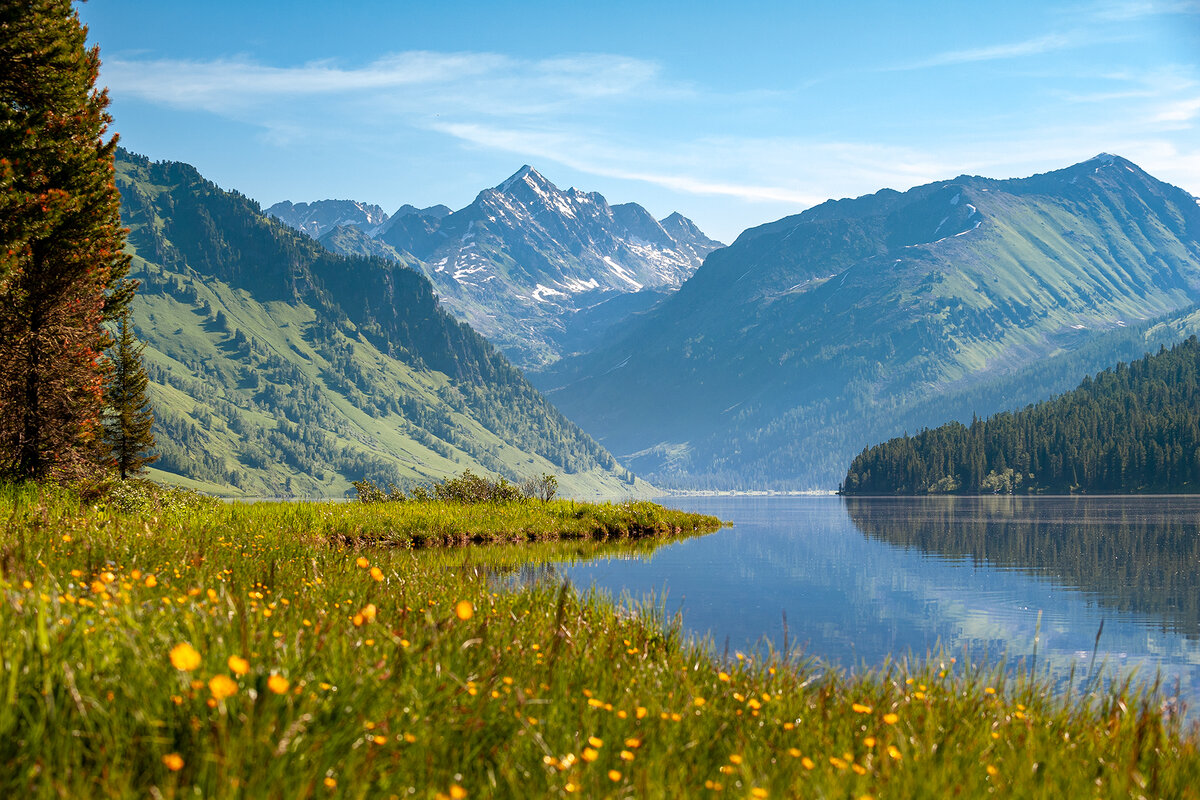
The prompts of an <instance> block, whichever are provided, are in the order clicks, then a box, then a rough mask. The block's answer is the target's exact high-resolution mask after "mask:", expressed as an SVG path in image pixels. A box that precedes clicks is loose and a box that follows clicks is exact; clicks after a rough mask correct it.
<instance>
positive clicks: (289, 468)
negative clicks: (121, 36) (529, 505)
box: [117, 151, 645, 495]
mask: <svg viewBox="0 0 1200 800" xmlns="http://www.w3.org/2000/svg"><path fill="white" fill-rule="evenodd" d="M117 183H118V187H119V188H120V190H121V193H122V215H123V219H124V221H125V223H126V224H127V225H129V227H130V234H129V246H130V249H131V250H132V252H133V253H134V271H133V273H132V274H133V275H134V277H137V278H138V279H140V280H141V281H142V286H141V289H140V291H139V295H138V298H137V300H136V302H135V306H134V314H135V317H134V319H135V323H136V328H137V331H138V334H139V336H140V337H141V338H142V339H143V340H144V341H145V342H147V344H148V347H147V350H146V355H145V359H146V362H147V368H148V372H149V374H150V377H151V380H152V400H153V403H154V406H155V411H156V413H157V415H158V420H159V424H158V426H157V431H156V433H157V436H158V440H159V445H160V451H161V453H162V458H161V460H160V461H159V462H158V464H157V465H156V467H157V469H158V470H159V471H160V474H162V473H169V474H170V475H172V476H174V479H176V480H179V481H183V482H189V481H190V482H192V483H193V484H195V485H200V486H203V487H205V488H209V489H216V490H222V491H226V492H231V493H244V494H252V495H262V494H270V495H278V494H283V495H286V494H303V495H341V494H342V493H343V492H344V491H345V490H346V489H347V488H348V486H349V481H350V480H353V479H357V478H361V477H375V478H376V479H378V480H382V481H389V480H394V481H413V480H425V479H428V478H433V477H440V476H444V475H446V474H449V473H453V472H457V471H460V470H461V469H463V468H471V469H473V470H476V471H486V472H492V473H499V474H501V475H505V476H507V477H509V478H512V479H516V478H520V477H522V476H529V475H533V474H540V473H541V472H554V473H558V474H559V476H560V480H562V482H563V484H564V486H565V487H566V488H567V490H568V491H569V492H574V493H611V494H624V493H630V492H633V491H644V490H645V485H644V484H635V483H633V482H632V478H631V476H629V475H628V473H625V472H624V471H623V470H622V469H621V468H620V467H619V466H618V465H617V464H616V463H615V462H614V461H613V459H612V457H611V456H610V455H609V454H608V453H607V452H605V451H604V450H603V448H601V447H600V446H598V445H597V444H596V443H595V442H594V441H593V440H591V439H590V438H589V437H587V436H586V435H584V434H583V433H582V432H581V431H579V429H578V428H576V427H575V426H574V425H572V424H571V423H570V422H569V421H567V420H566V419H565V418H564V417H563V416H562V415H561V414H559V413H558V412H557V411H556V410H555V409H554V408H553V407H552V406H550V405H549V403H547V402H546V401H545V400H544V399H543V398H542V397H541V396H540V395H539V394H538V393H537V392H536V390H534V389H533V387H531V386H530V385H529V384H528V383H527V382H526V381H525V379H524V378H523V377H522V376H521V374H520V373H519V372H518V371H517V370H516V369H515V368H514V367H513V366H511V365H510V364H509V363H508V362H507V361H506V360H505V359H504V358H503V356H501V355H500V354H499V353H497V352H496V351H495V350H494V349H493V348H492V347H491V345H489V344H488V343H487V342H486V341H484V340H483V339H482V338H481V337H480V336H479V335H477V334H476V333H475V332H474V331H472V330H471V329H470V328H468V327H467V326H465V325H463V324H461V323H459V322H457V321H455V320H454V319H453V318H451V317H450V316H449V315H448V314H447V313H446V312H445V311H443V310H442V309H441V308H440V307H439V306H438V304H437V301H436V299H435V297H434V295H433V291H432V287H431V286H430V285H429V282H428V281H427V280H426V279H425V278H424V277H422V276H421V275H419V274H417V273H415V272H413V271H411V270H409V269H407V268H405V267H402V266H399V265H396V264H393V263H391V262H388V261H384V260H380V259H377V258H350V257H343V256H339V255H335V254H332V253H330V252H329V251H327V250H325V249H324V248H322V247H321V246H320V245H318V244H317V243H316V242H315V241H313V240H312V239H310V238H308V237H307V236H303V235H300V234H297V233H296V232H294V231H292V230H291V229H290V228H286V227H284V226H283V225H281V224H279V223H278V222H275V221H274V220H271V219H270V218H268V217H266V216H264V215H263V214H262V213H261V212H260V210H259V208H258V206H257V205H256V204H255V203H253V202H252V201H250V200H248V199H247V198H246V197H244V196H242V195H240V194H238V193H236V192H226V191H223V190H221V189H220V188H218V187H217V186H215V185H214V184H212V183H210V182H209V181H207V180H205V179H204V178H202V177H201V176H200V175H199V173H197V172H196V170H195V169H194V168H192V167H190V166H188V165H186V164H179V163H171V162H165V163H151V162H150V161H148V160H146V159H144V158H141V157H139V156H135V155H131V154H129V153H126V152H124V151H120V152H119V154H118V157H117Z"/></svg>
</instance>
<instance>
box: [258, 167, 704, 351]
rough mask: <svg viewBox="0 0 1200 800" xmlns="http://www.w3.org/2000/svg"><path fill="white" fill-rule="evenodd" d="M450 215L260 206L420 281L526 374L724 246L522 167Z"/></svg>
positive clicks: (588, 343)
mask: <svg viewBox="0 0 1200 800" xmlns="http://www.w3.org/2000/svg"><path fill="white" fill-rule="evenodd" d="M448 211H449V210H448V209H447V208H446V207H445V206H434V207H432V208H430V209H424V210H419V209H416V208H414V207H412V206H404V207H402V208H401V209H400V210H398V211H397V212H396V213H395V214H393V215H392V216H391V217H386V218H384V216H385V215H384V216H381V212H379V210H378V206H368V205H365V204H363V203H355V202H351V201H340V200H326V201H319V202H316V203H311V204H304V203H300V204H297V205H293V204H291V203H278V204H276V205H273V206H271V207H270V208H268V209H267V213H269V214H272V215H274V216H276V217H278V218H279V219H280V220H281V221H283V222H285V223H287V224H288V225H291V226H292V227H294V228H296V229H298V230H304V231H306V232H308V233H310V234H312V235H314V236H316V237H317V238H319V240H320V241H321V243H322V244H323V245H325V246H326V247H327V248H329V249H330V250H332V251H334V252H338V253H343V254H348V255H374V256H378V257H382V258H388V259H391V260H393V261H397V262H399V263H402V264H406V265H409V266H412V267H413V268H414V269H417V270H419V271H421V272H423V273H424V274H425V276H426V277H427V278H429V280H430V281H431V282H432V283H433V286H434V289H435V291H436V292H437V294H438V298H439V300H440V301H441V302H442V303H443V304H444V305H445V306H446V307H447V308H448V309H449V310H450V311H451V312H452V313H454V314H455V316H457V317H458V318H459V319H460V320H462V321H464V322H466V323H468V324H470V325H471V327H473V328H474V329H475V330H477V331H479V332H480V333H482V334H483V335H484V336H486V337H487V338H488V339H489V340H491V341H492V342H493V343H495V344H496V346H497V347H499V348H500V349H501V350H502V351H503V352H504V353H505V354H506V355H507V356H508V357H509V358H510V359H511V360H512V361H513V362H514V363H516V364H517V365H519V366H522V367H526V368H536V367H540V366H544V365H546V364H549V363H552V362H554V361H556V360H558V359H559V358H561V357H562V356H564V355H569V354H571V353H575V352H584V351H587V350H590V349H592V348H594V347H595V346H597V345H598V344H599V343H601V342H602V341H603V340H604V338H606V337H607V336H608V335H609V334H610V333H611V331H613V330H615V329H616V328H617V327H618V326H619V325H620V324H621V323H623V322H624V321H626V320H627V319H628V318H629V317H630V316H631V315H633V314H636V313H639V312H642V311H645V310H646V309H648V308H650V307H652V306H653V305H654V304H656V303H657V302H658V301H659V300H661V299H662V298H664V297H666V296H667V295H669V294H670V293H672V292H674V291H676V290H677V289H678V288H679V287H680V286H681V285H682V284H683V282H684V281H686V280H687V279H688V278H689V277H690V276H691V275H692V274H693V273H694V272H695V271H696V269H697V268H698V267H699V266H700V264H701V262H702V261H703V259H704V257H705V256H706V255H708V254H709V253H711V252H712V251H713V250H715V249H717V248H719V247H721V246H722V245H721V243H720V242H716V241H713V240H712V239H709V238H708V237H707V236H705V235H704V233H703V232H702V231H701V230H700V229H699V228H698V227H696V225H695V224H694V223H693V222H692V221H691V220H688V219H687V218H685V217H683V216H681V215H679V214H677V213H676V214H671V215H670V216H667V217H665V218H664V219H662V220H656V219H655V218H654V217H653V215H651V214H650V213H649V212H648V211H646V209H644V208H642V207H641V206H640V205H638V204H636V203H623V204H619V205H609V203H608V202H607V201H606V200H605V199H604V197H603V196H601V195H599V194H597V193H595V192H583V191H580V190H578V189H574V188H572V189H567V190H561V189H559V188H558V187H556V186H555V185H554V184H553V183H551V182H550V181H549V180H547V179H546V178H545V176H543V175H542V174H541V173H539V172H538V171H537V170H536V169H534V168H533V167H530V166H528V165H526V166H523V167H522V168H521V169H520V170H518V171H517V172H516V173H515V174H514V175H512V176H511V177H509V178H508V179H507V180H505V181H503V182H502V183H500V184H499V185H497V186H495V187H494V188H490V189H485V190H483V191H482V192H480V193H479V195H478V196H477V197H476V198H475V200H474V201H473V202H472V203H471V204H470V205H468V206H466V207H464V208H462V209H459V210H458V211H454V212H450V213H447V212H448Z"/></svg>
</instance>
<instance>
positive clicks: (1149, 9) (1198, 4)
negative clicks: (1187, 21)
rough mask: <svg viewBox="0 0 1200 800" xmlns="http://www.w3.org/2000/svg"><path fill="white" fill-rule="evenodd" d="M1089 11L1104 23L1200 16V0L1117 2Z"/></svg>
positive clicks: (1098, 6) (1135, 0)
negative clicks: (1160, 17)
mask: <svg viewBox="0 0 1200 800" xmlns="http://www.w3.org/2000/svg"><path fill="white" fill-rule="evenodd" d="M1087 11H1088V12H1089V13H1090V14H1091V15H1092V16H1093V17H1094V18H1095V19H1098V20H1101V21H1104V22H1131V21H1133V20H1137V19H1144V18H1146V17H1158V16H1163V15H1167V14H1200V0H1115V2H1105V3H1099V4H1097V5H1095V6H1092V7H1090V8H1088V9H1087Z"/></svg>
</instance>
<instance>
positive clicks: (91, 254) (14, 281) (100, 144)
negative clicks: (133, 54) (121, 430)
mask: <svg viewBox="0 0 1200 800" xmlns="http://www.w3.org/2000/svg"><path fill="white" fill-rule="evenodd" d="M86 38H87V31H86V29H84V28H83V26H82V25H81V24H80V22H79V17H78V15H77V14H76V13H75V11H74V10H73V9H72V7H71V3H70V0H20V1H17V2H14V0H0V190H2V191H0V195H2V199H0V474H3V475H7V476H8V477H15V478H33V479H44V478H56V477H70V476H72V475H75V474H79V473H81V472H82V471H83V470H84V469H85V468H86V466H87V464H88V463H89V462H92V461H94V459H95V458H97V457H98V456H100V455H102V443H101V441H100V436H99V433H100V430H99V427H100V416H101V413H100V412H101V402H102V395H103V378H102V372H101V366H100V363H99V355H100V353H101V352H103V350H104V349H105V347H107V346H108V344H109V343H110V341H111V340H110V339H109V338H108V337H107V335H106V334H105V332H104V329H103V327H102V324H101V323H102V322H103V321H104V320H105V319H114V318H116V316H117V315H118V314H119V313H120V311H121V310H122V308H123V307H124V306H125V305H127V304H128V302H129V299H130V297H131V296H132V293H133V288H134V287H133V285H132V284H129V283H126V282H124V280H123V278H124V275H125V273H126V271H127V270H128V264H129V257H128V256H127V255H125V254H124V253H123V252H122V248H123V246H124V238H125V232H124V229H123V228H122V227H121V221H120V198H119V195H118V194H117V191H116V187H115V185H114V182H113V156H114V153H115V149H116V137H113V138H111V139H110V140H109V141H107V142H105V141H104V134H105V131H106V128H107V126H108V123H109V122H111V118H110V117H109V116H108V114H107V113H106V112H105V108H106V107H107V106H108V97H107V93H106V92H105V91H99V90H97V89H96V88H95V81H96V76H97V73H98V70H99V66H100V56H99V49H98V48H95V47H93V48H91V49H87V48H86V46H85V45H86Z"/></svg>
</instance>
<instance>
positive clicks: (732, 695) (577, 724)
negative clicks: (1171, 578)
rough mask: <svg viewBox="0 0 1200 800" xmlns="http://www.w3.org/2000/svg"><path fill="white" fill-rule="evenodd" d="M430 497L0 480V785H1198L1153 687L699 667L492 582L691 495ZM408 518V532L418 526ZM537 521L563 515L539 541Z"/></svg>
mask: <svg viewBox="0 0 1200 800" xmlns="http://www.w3.org/2000/svg"><path fill="white" fill-rule="evenodd" d="M181 498H183V499H181ZM514 502H515V501H514ZM449 505H450V504H449V503H447V502H446V501H429V502H428V503H408V502H404V503H371V504H366V503H364V504H359V503H350V504H321V505H317V504H304V503H261V504H253V505H245V504H236V503H234V504H220V503H214V502H211V501H207V500H201V499H190V500H189V499H187V496H186V495H153V496H136V497H132V498H131V497H128V496H127V497H124V498H122V499H120V500H119V501H110V502H107V503H105V504H102V503H100V502H97V501H87V500H84V499H81V498H80V497H79V496H77V495H75V494H72V493H70V492H67V491H65V490H59V489H53V488H49V487H33V486H22V487H15V488H14V487H9V488H6V489H4V490H3V491H0V519H3V520H4V522H3V523H0V524H3V526H4V532H3V536H2V537H0V602H2V603H3V610H2V611H0V665H2V672H0V692H3V693H4V696H3V703H0V794H3V795H4V796H13V797H17V796H19V797H47V798H48V797H84V796H103V797H112V798H123V797H139V798H140V797H146V796H152V797H164V798H175V797H198V796H203V797H208V798H234V797H256V798H258V797H262V798H297V797H316V798H324V797H331V798H332V797H352V798H359V797H383V798H388V797H395V798H405V797H420V798H445V797H451V798H463V797H542V796H555V797H557V796H570V795H574V796H583V797H679V796H688V797H706V796H713V797H721V796H727V795H728V796H737V797H747V796H749V797H792V796H805V797H852V798H866V797H889V798H895V797H938V796H952V795H955V794H958V795H961V796H963V797H982V796H986V795H988V794H991V793H994V794H996V795H997V796H1007V797H1029V796H1040V797H1083V796H1087V797H1093V796H1099V797H1127V796H1138V795H1144V796H1147V797H1151V796H1172V797H1195V796H1196V787H1197V786H1200V758H1197V753H1196V738H1195V737H1194V735H1192V734H1188V733H1187V732H1186V731H1184V730H1183V727H1182V725H1183V723H1182V722H1181V721H1180V719H1179V717H1178V716H1177V715H1173V714H1172V713H1169V709H1168V708H1167V707H1166V706H1164V700H1163V697H1162V696H1160V695H1159V694H1157V693H1153V692H1139V691H1136V690H1130V689H1129V688H1128V687H1122V686H1118V687H1115V688H1113V689H1109V690H1103V691H1101V690H1099V689H1098V688H1097V687H1096V686H1095V685H1088V686H1087V687H1084V688H1083V689H1080V688H1079V687H1076V690H1075V691H1073V692H1072V693H1070V695H1069V696H1064V695H1062V694H1058V695H1055V694H1054V693H1052V692H1051V691H1050V690H1049V689H1048V688H1047V687H1046V686H1045V685H1043V684H1041V683H1039V682H1038V681H1036V680H1031V679H1026V678H1020V677H1018V678H1006V677H1005V676H1004V673H1003V672H1002V671H1000V670H981V669H977V668H973V667H969V666H964V665H962V664H959V663H955V662H954V660H953V659H945V660H944V661H942V662H938V661H933V662H930V663H926V664H922V665H913V666H906V665H902V664H892V665H889V666H887V667H884V668H882V669H880V670H879V671H876V672H872V673H868V674H861V675H855V676H847V675H845V674H843V673H840V672H836V671H827V670H825V669H824V668H822V666H821V665H820V664H818V663H816V662H811V661H800V660H796V659H786V658H783V657H781V656H780V657H769V656H768V657H756V658H749V657H738V658H735V659H731V661H730V663H723V662H719V661H717V660H714V657H713V655H712V653H711V650H710V649H708V648H706V647H705V646H704V644H703V643H690V642H688V641H685V640H684V638H683V636H682V634H681V631H680V629H679V627H678V625H677V624H675V623H673V622H672V621H671V620H666V619H663V617H662V615H661V614H660V613H658V612H656V611H655V609H653V608H651V609H646V610H644V611H643V612H642V613H640V614H637V615H630V614H628V613H622V612H618V610H617V609H616V608H615V607H614V606H613V605H612V604H611V603H610V602H609V601H607V600H604V599H602V598H599V597H596V596H592V595H585V594H580V593H578V592H577V591H575V590H573V589H571V588H570V587H565V586H562V585H558V584H556V583H553V582H540V583H534V584H532V585H524V586H521V587H520V588H513V587H511V586H509V585H508V584H507V583H505V582H503V581H502V580H499V579H498V575H499V574H501V573H502V572H503V571H505V570H507V569H509V568H511V567H512V566H515V565H519V564H520V563H521V561H522V559H521V554H522V553H527V554H528V556H529V557H530V559H531V560H533V561H547V560H561V559H569V558H570V557H572V554H573V553H580V554H582V555H593V554H597V553H604V552H612V553H613V554H619V553H622V552H625V550H624V549H623V548H624V546H625V545H624V541H623V540H618V539H615V538H612V537H613V536H616V535H617V534H614V533H613V530H614V529H613V528H612V527H604V526H609V525H610V524H611V523H610V522H607V520H616V519H622V514H625V515H626V516H625V517H623V519H624V520H625V525H626V529H627V530H634V529H635V528H637V527H638V525H635V524H633V523H632V522H630V520H633V519H638V518H640V517H639V515H642V514H651V513H659V514H661V515H662V516H661V517H660V519H661V520H662V521H663V524H661V525H660V524H658V523H655V525H654V531H653V533H652V534H647V535H645V536H643V537H642V538H640V539H636V540H634V541H633V542H632V546H633V548H634V550H635V551H640V552H646V551H648V550H651V549H653V547H655V546H656V545H657V544H658V543H659V542H662V541H666V540H669V539H670V538H671V537H675V536H678V535H683V533H686V532H692V531H703V530H709V529H711V528H712V527H713V526H715V525H717V524H718V523H717V521H716V520H713V519H711V518H704V517H698V516H696V515H686V514H682V513H680V512H667V511H666V510H659V511H658V512H652V509H651V507H649V506H643V505H642V504H635V505H632V506H629V505H626V506H619V505H614V506H601V507H591V506H582V505H579V504H570V503H561V504H557V503H553V502H551V503H546V504H544V506H545V508H544V509H541V512H544V514H545V515H546V516H545V518H544V519H541V521H538V522H534V521H533V520H536V519H539V517H538V514H537V513H533V509H535V508H537V507H538V506H539V505H541V504H540V503H538V502H524V503H520V505H522V506H523V507H524V513H523V515H522V516H521V517H520V518H519V519H520V521H519V522H516V523H513V525H515V526H516V527H508V528H503V529H501V528H499V527H497V528H496V530H497V531H500V530H503V532H502V533H500V534H499V535H498V536H496V537H495V538H498V539H510V538H524V539H530V538H534V539H543V540H546V541H539V542H537V543H535V544H532V545H522V546H519V547H513V546H505V547H493V546H472V547H466V548H424V549H419V548H418V549H414V548H413V547H409V546H408V545H416V544H419V543H423V544H435V543H436V544H440V543H445V542H458V541H463V540H465V539H470V540H477V539H478V538H479V532H482V531H485V530H487V529H488V526H491V525H493V524H499V523H497V522H496V521H497V520H505V519H508V518H507V517H506V516H505V514H506V512H505V510H504V509H503V508H501V507H496V508H494V509H485V508H484V507H480V508H476V509H471V510H470V512H469V514H467V516H463V514H464V513H466V512H465V509H466V508H468V507H462V506H460V507H459V508H458V509H455V508H451V507H449ZM420 506H425V508H424V509H421V508H420ZM420 513H425V514H426V515H427V516H426V522H425V524H426V525H427V526H428V528H429V529H430V530H431V531H434V532H432V533H430V534H429V535H427V536H424V537H419V536H417V535H416V533H415V531H416V530H417V529H418V528H419V523H417V522H415V521H414V519H413V517H412V516H410V515H416V514H420ZM456 514H457V515H458V516H456ZM470 514H478V516H470ZM589 515H591V516H589ZM514 519H516V518H514ZM551 519H553V520H557V522H551V521H549V520H551ZM589 519H591V520H595V521H598V523H597V522H593V523H589V522H585V520H589ZM572 520H574V522H571V521H572ZM505 524H508V523H505ZM555 524H559V525H561V526H563V527H562V530H561V531H559V533H563V534H566V535H568V536H572V537H578V538H575V539H566V540H564V539H559V540H551V539H553V537H552V536H551V535H550V534H551V533H552V530H553V525H555ZM589 524H593V525H594V524H599V525H600V527H597V528H593V529H592V531H589V530H588V529H587V525H589ZM438 526H441V527H440V528H439V527H438ZM618 527H619V526H618ZM676 529H678V530H679V532H678V533H677V531H676ZM597 531H599V532H600V533H599V535H598V537H597V536H594V535H593V534H594V533H595V532H597ZM395 545H404V546H395Z"/></svg>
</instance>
